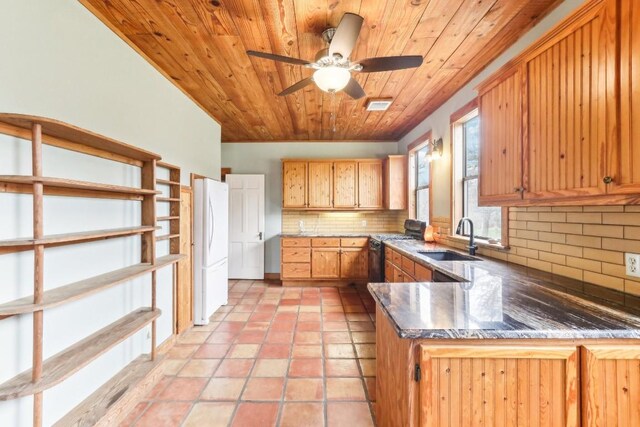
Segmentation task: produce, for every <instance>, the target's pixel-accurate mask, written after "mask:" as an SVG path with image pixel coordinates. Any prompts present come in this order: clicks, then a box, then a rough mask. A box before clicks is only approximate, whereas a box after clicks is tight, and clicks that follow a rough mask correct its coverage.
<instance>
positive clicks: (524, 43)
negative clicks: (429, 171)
mask: <svg viewBox="0 0 640 427" xmlns="http://www.w3.org/2000/svg"><path fill="white" fill-rule="evenodd" d="M582 3H584V0H565V1H564V2H562V3H561V4H559V5H558V7H556V9H554V10H553V11H552V12H551V13H549V14H548V15H547V16H546V17H545V18H544V19H542V21H540V22H539V23H538V24H537V25H536V26H535V27H533V28H532V29H531V30H529V31H528V32H527V33H526V34H525V35H524V36H522V37H521V38H520V39H519V40H518V41H517V42H516V43H514V44H513V45H512V46H511V47H509V48H508V49H507V50H506V51H505V52H503V53H502V55H500V56H499V57H498V58H496V59H495V60H494V61H493V62H491V63H490V64H489V65H488V66H487V67H486V68H485V69H484V70H483V71H482V72H481V73H480V74H478V75H477V76H476V77H474V78H473V79H472V80H471V81H470V82H469V83H468V84H466V85H465V86H464V87H463V88H462V89H460V90H459V91H458V92H456V94H455V95H453V96H452V97H451V98H449V100H448V101H447V102H445V103H444V104H442V106H441V107H440V108H438V109H437V110H436V111H434V113H433V114H431V115H430V116H429V117H427V118H426V119H425V120H423V121H422V122H421V123H420V124H419V125H418V126H416V127H415V128H414V129H413V130H411V131H410V132H409V133H408V134H407V135H405V136H404V137H403V138H402V139H401V140H400V142H399V143H398V149H399V151H400V152H401V153H406V152H407V146H408V145H409V144H411V143H412V142H413V141H415V140H416V138H418V137H420V135H422V134H424V133H425V132H427V131H429V130H431V131H432V132H433V138H434V139H438V138H442V139H443V140H444V158H443V159H441V160H439V161H437V162H433V163H432V168H433V185H432V189H433V190H432V191H433V216H434V217H449V216H450V203H449V199H450V194H451V190H450V186H451V182H450V181H451V180H450V176H451V171H450V169H451V168H450V155H451V134H450V131H449V129H450V127H449V118H450V117H451V114H453V113H454V112H455V111H457V110H458V109H460V108H462V107H463V106H464V105H466V104H467V103H468V102H469V101H471V100H472V99H473V98H475V97H476V96H477V95H478V94H477V91H476V90H475V88H476V86H478V84H480V83H481V82H482V81H483V80H485V79H486V78H487V77H489V76H490V75H491V74H492V73H494V72H495V71H497V70H498V69H499V68H500V67H502V66H503V65H504V64H506V63H507V62H509V61H510V60H511V59H513V58H514V57H515V56H517V55H518V54H519V53H521V52H522V51H523V50H525V49H526V48H527V47H528V46H529V45H530V44H531V43H533V42H535V41H536V40H537V39H538V38H539V37H540V36H542V35H543V34H544V33H546V32H547V31H548V30H550V29H551V28H552V27H553V26H555V25H556V24H557V23H558V22H560V21H561V20H562V19H564V18H565V17H566V16H567V15H569V14H570V13H571V12H572V11H573V10H575V9H576V8H577V7H578V6H580V5H581V4H582Z"/></svg>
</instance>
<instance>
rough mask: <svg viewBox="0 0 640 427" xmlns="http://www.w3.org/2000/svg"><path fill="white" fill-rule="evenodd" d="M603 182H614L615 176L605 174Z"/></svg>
mask: <svg viewBox="0 0 640 427" xmlns="http://www.w3.org/2000/svg"><path fill="white" fill-rule="evenodd" d="M602 182H604V183H605V184H611V183H612V182H613V178H612V177H610V176H605V177H604V178H602Z"/></svg>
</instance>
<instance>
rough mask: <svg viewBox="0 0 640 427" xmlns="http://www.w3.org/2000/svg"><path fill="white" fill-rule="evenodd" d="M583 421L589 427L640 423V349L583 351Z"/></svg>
mask: <svg viewBox="0 0 640 427" xmlns="http://www.w3.org/2000/svg"><path fill="white" fill-rule="evenodd" d="M582 365H583V369H582V372H583V377H582V384H583V386H582V390H583V396H582V402H583V403H582V420H583V425H584V426H586V427H596V426H597V427H614V426H634V425H638V424H637V423H639V422H640V346H637V345H635V346H632V345H628V346H622V345H620V346H615V345H588V346H585V347H583V348H582Z"/></svg>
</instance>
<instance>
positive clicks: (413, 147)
mask: <svg viewBox="0 0 640 427" xmlns="http://www.w3.org/2000/svg"><path fill="white" fill-rule="evenodd" d="M431 135H432V133H431V131H428V132H426V133H424V134H422V135H420V136H419V137H418V138H416V139H415V140H414V141H413V142H412V143H411V144H409V145H408V146H407V171H408V174H407V175H408V177H409V179H408V181H409V198H408V206H407V210H408V216H409V218H411V219H416V218H417V217H418V191H419V190H424V189H426V188H428V189H429V212H428V216H429V220H428V221H426V222H427V223H428V224H430V223H431V219H432V217H433V215H432V213H433V204H432V201H433V193H432V192H431V184H432V183H433V167H432V165H430V166H429V185H427V186H422V187H418V152H419V151H420V150H421V149H423V148H425V147H428V146H429V144H430V143H431V141H432V137H431Z"/></svg>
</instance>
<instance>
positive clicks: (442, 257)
mask: <svg viewBox="0 0 640 427" xmlns="http://www.w3.org/2000/svg"><path fill="white" fill-rule="evenodd" d="M418 253H419V254H420V255H424V256H426V257H428V258H431V259H432V260H434V261H482V260H481V259H480V258H476V257H473V256H470V255H463V254H461V253H458V252H453V251H418Z"/></svg>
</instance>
